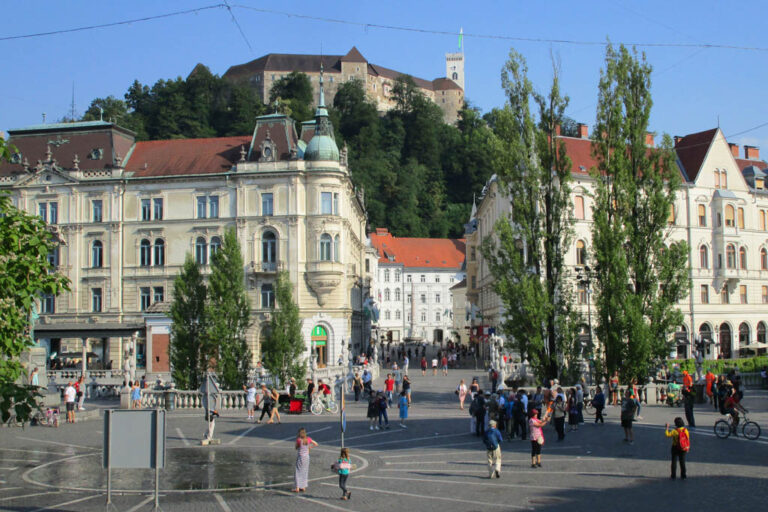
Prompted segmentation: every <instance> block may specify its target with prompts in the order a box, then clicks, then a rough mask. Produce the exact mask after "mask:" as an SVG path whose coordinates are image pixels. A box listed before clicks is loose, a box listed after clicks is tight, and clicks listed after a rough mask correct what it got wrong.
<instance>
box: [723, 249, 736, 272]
mask: <svg viewBox="0 0 768 512" xmlns="http://www.w3.org/2000/svg"><path fill="white" fill-rule="evenodd" d="M725 261H726V265H727V266H728V268H736V247H734V245H733V244H728V247H726V248H725Z"/></svg>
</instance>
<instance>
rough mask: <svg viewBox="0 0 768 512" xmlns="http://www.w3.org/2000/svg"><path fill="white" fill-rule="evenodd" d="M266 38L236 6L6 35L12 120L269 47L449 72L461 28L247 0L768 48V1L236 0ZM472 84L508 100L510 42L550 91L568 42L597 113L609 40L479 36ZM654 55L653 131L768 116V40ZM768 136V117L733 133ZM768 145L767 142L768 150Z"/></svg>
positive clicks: (40, 11)
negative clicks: (505, 80) (505, 77)
mask: <svg viewBox="0 0 768 512" xmlns="http://www.w3.org/2000/svg"><path fill="white" fill-rule="evenodd" d="M216 3H218V2H217V0H210V2H207V1H206V0H199V1H184V2H182V1H163V2H160V1H157V0H153V1H145V0H133V1H122V2H120V1H113V2H107V1H104V0H102V1H90V2H89V1H80V2H61V1H59V0H55V1H54V0H48V1H42V0H39V1H38V0H27V1H24V2H7V3H6V4H5V5H4V9H3V14H4V23H3V28H2V30H1V32H0V37H5V36H13V35H22V34H28V33H37V32H46V31H52V30H57V29H66V28H73V27H80V26H85V25H92V24H101V23H108V22H114V21H120V20H127V19H132V18H140V17H144V16H153V15H157V14H163V13H166V12H171V11H177V10H183V9H189V8H194V7H202V6H206V5H212V4H216ZM230 4H231V5H232V6H233V9H232V11H233V13H234V14H235V16H236V17H237V19H238V21H239V23H240V25H241V26H242V28H243V31H244V32H245V35H246V37H247V39H248V40H249V42H250V44H251V46H252V47H253V50H250V49H249V48H248V45H247V44H246V43H245V41H244V40H243V37H242V36H241V35H240V33H239V32H238V30H237V28H236V27H235V25H234V24H233V22H232V19H231V17H230V15H229V13H228V12H227V11H226V10H225V9H222V8H217V9H210V10H206V11H202V12H199V13H197V14H188V15H183V16H177V17H172V18H165V19H159V20H153V21H146V22H141V23H132V24H128V25H122V26H117V27H110V28H103V29H96V30H90V31H83V32H75V33H69V34H61V35H52V36H45V37H37V38H28V39H17V40H7V41H0V51H2V55H3V66H2V67H0V83H1V84H2V86H1V88H0V130H7V129H10V128H18V127H22V126H27V125H31V124H37V123H39V122H40V121H41V114H42V113H43V112H45V113H46V114H47V119H48V121H55V120H57V119H59V118H61V117H62V116H64V115H65V114H67V113H68V111H69V108H70V103H71V97H72V83H73V82H74V83H75V103H76V109H77V111H78V112H79V113H82V112H83V111H84V110H85V109H86V108H87V107H88V104H89V103H90V101H91V100H92V99H93V98H95V97H100V96H108V95H110V94H112V95H115V96H118V97H122V95H123V94H124V93H125V90H126V89H127V88H128V86H129V85H130V84H131V83H132V81H133V80H134V79H138V80H139V81H141V82H143V83H145V84H152V83H154V82H155V81H156V80H158V79H160V78H174V77H176V76H186V75H187V74H188V73H189V71H190V70H191V69H192V68H193V67H194V65H195V64H197V63H198V62H202V63H203V64H206V65H207V66H209V67H210V68H211V70H212V71H213V72H214V73H218V74H223V73H224V72H225V71H226V70H227V68H228V67H229V66H231V65H234V64H240V63H244V62H247V61H249V60H252V59H254V58H257V57H259V56H261V55H264V54H266V53H271V52H273V53H320V51H321V47H322V51H323V52H324V53H326V54H344V53H346V52H347V51H348V50H349V49H350V48H351V47H352V46H357V48H358V49H359V50H360V51H361V52H362V54H363V55H364V56H365V57H366V58H367V59H368V60H369V62H372V63H376V64H379V65H382V66H385V67H389V68H393V69H397V70H399V71H402V72H405V73H410V74H413V75H415V76H419V77H422V78H429V79H432V78H435V77H438V76H444V74H445V64H444V54H445V52H448V51H455V49H456V46H457V37H456V36H453V35H435V34H429V33H418V32H403V31H395V30H385V29H382V28H376V27H370V26H369V27H364V26H359V25H346V24H337V23H326V22H321V21H317V20H309V19H301V18H295V17H287V16H283V15H278V14H267V13H260V12H255V11H252V10H248V9H244V8H242V7H237V5H245V6H250V7H256V8H263V9H271V10H277V11H283V12H291V13H297V14H303V15H308V16H316V17H326V18H337V19H344V20H349V21H353V22H357V23H364V24H365V23H369V24H382V25H397V26H409V27H417V28H422V29H428V30H436V31H458V30H459V28H460V27H463V29H464V32H465V33H466V34H489V35H503V36H513V37H530V38H549V39H573V40H580V41H604V40H605V39H606V38H610V39H611V40H612V41H613V42H651V43H683V44H691V43H694V44H695V43H714V44H731V45H741V46H754V47H768V40H767V38H766V37H765V35H764V34H765V30H764V28H765V20H766V19H768V2H759V1H752V0H749V1H746V0H745V1H741V2H722V1H714V0H699V1H687V0H686V1H675V2H670V1H668V0H667V1H663V2H661V1H655V0H645V1H642V2H633V1H629V0H614V1H589V0H582V1H580V2H579V1H573V0H570V1H560V0H551V1H548V2H541V1H527V2H523V1H518V0H507V1H485V2H477V1H474V2H470V1H466V0H465V1H448V0H446V1H442V2H432V1H410V2H404V1H400V0H390V1H389V2H370V1H364V0H363V1H361V0H357V1H346V0H343V1H339V0H335V1H331V0H328V1H325V2H319V1H289V0H284V1H280V2H278V1H274V0H266V1H256V0H230ZM464 45H465V58H466V88H467V90H466V95H467V98H468V99H469V100H470V101H471V102H472V103H473V104H474V105H476V106H478V107H479V108H481V109H482V110H483V111H488V110H490V109H491V108H493V107H494V106H500V105H502V104H503V102H504V96H503V93H502V90H501V86H500V69H501V66H502V65H503V63H504V61H505V60H506V58H507V54H508V52H509V49H510V47H514V48H515V49H516V50H518V51H519V52H520V53H522V54H523V55H524V56H525V58H526V59H527V61H528V66H529V74H530V78H531V79H532V81H533V82H534V84H535V85H536V86H537V87H538V88H539V89H541V90H545V89H546V88H547V87H548V85H549V82H550V80H551V77H552V59H551V55H552V54H554V55H555V56H556V57H557V59H559V61H560V65H561V79H562V87H563V91H564V92H565V93H567V94H568V95H569V96H570V97H571V106H570V107H569V109H568V114H569V115H570V116H571V117H573V118H574V119H576V120H577V121H580V122H586V123H588V124H589V125H590V126H591V125H592V124H593V122H594V115H595V103H596V97H597V81H598V78H599V71H600V68H601V66H602V63H603V58H604V49H603V48H602V47H601V46H586V45H568V44H558V43H534V42H517V41H506V40H499V39H480V38H473V37H470V36H466V37H465V39H464ZM642 49H643V50H644V51H645V52H646V54H647V57H648V60H649V62H650V63H651V64H652V65H653V66H654V69H655V73H654V77H653V97H654V101H655V106H654V110H653V115H652V118H651V127H650V128H651V130H652V131H656V132H658V133H661V132H667V133H669V134H671V135H684V134H686V133H692V132H695V131H700V130H705V129H708V128H712V127H714V126H717V124H718V118H719V123H720V126H721V128H722V129H723V131H724V133H725V135H726V136H728V135H731V134H736V133H739V132H742V131H744V130H748V129H750V128H753V127H755V126H757V125H760V124H762V123H766V122H768V118H767V117H768V116H766V106H767V105H768V102H767V101H766V91H767V90H768V88H766V87H765V84H766V83H768V66H767V65H766V61H767V60H768V52H766V51H738V50H726V49H700V48H642ZM730 140H731V141H732V142H737V143H740V144H755V145H760V146H763V153H764V155H765V156H768V153H766V152H768V125H767V126H764V127H762V128H759V129H756V130H752V131H749V132H748V133H744V134H743V135H739V136H736V137H732V138H731V139H730ZM761 156H763V155H761Z"/></svg>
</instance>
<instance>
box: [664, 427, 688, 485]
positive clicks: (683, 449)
mask: <svg viewBox="0 0 768 512" xmlns="http://www.w3.org/2000/svg"><path fill="white" fill-rule="evenodd" d="M664 432H665V433H666V435H667V437H671V438H672V474H671V475H670V478H672V480H674V479H675V477H676V475H677V461H678V460H679V461H680V479H681V480H685V478H686V474H685V454H686V453H688V450H689V449H690V448H691V436H690V434H689V433H688V429H687V428H685V422H684V421H683V418H679V417H678V418H675V428H674V429H672V430H669V423H667V425H666V428H665V430H664Z"/></svg>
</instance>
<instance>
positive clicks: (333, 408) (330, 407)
mask: <svg viewBox="0 0 768 512" xmlns="http://www.w3.org/2000/svg"><path fill="white" fill-rule="evenodd" d="M324 410H325V411H328V412H330V413H331V414H338V413H339V404H337V403H336V401H335V400H334V399H333V398H328V401H327V402H325V401H324V400H322V399H320V398H316V399H314V400H312V408H311V409H310V411H311V412H312V414H314V415H315V416H319V415H320V414H323V411H324Z"/></svg>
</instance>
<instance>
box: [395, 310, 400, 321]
mask: <svg viewBox="0 0 768 512" xmlns="http://www.w3.org/2000/svg"><path fill="white" fill-rule="evenodd" d="M395 320H400V310H399V309H396V310H395Z"/></svg>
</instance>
